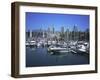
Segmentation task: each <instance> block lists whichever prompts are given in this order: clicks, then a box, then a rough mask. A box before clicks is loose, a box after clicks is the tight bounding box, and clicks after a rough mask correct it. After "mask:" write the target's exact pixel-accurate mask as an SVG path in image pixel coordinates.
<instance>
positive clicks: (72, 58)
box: [26, 48, 89, 67]
mask: <svg viewBox="0 0 100 80" xmlns="http://www.w3.org/2000/svg"><path fill="white" fill-rule="evenodd" d="M79 64H89V55H86V54H85V55H84V54H79V53H77V54H75V53H71V52H70V53H62V54H55V55H54V54H51V53H49V52H48V51H47V48H36V49H34V48H26V67H36V66H56V65H79Z"/></svg>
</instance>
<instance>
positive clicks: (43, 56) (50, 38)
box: [25, 26, 89, 67]
mask: <svg viewBox="0 0 100 80" xmlns="http://www.w3.org/2000/svg"><path fill="white" fill-rule="evenodd" d="M88 37H89V33H88V29H87V30H86V31H85V32H81V31H78V30H77V27H76V26H74V27H73V31H69V30H68V29H67V30H66V31H64V27H61V31H59V32H58V31H55V29H54V27H53V28H52V29H49V28H48V30H42V29H38V30H35V31H28V32H26V43H25V44H26V67H35V66H54V65H80V64H89V38H88Z"/></svg>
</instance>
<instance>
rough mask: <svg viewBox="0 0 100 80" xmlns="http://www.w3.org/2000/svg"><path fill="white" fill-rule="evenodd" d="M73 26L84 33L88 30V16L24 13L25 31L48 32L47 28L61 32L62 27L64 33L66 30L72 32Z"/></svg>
mask: <svg viewBox="0 0 100 80" xmlns="http://www.w3.org/2000/svg"><path fill="white" fill-rule="evenodd" d="M74 26H77V27H78V29H79V30H81V31H85V30H86V29H87V28H89V15H75V14H54V13H33V12H26V31H28V30H38V29H43V30H48V28H55V31H61V27H64V30H65V31H66V29H69V30H70V31H72V30H73V27H74Z"/></svg>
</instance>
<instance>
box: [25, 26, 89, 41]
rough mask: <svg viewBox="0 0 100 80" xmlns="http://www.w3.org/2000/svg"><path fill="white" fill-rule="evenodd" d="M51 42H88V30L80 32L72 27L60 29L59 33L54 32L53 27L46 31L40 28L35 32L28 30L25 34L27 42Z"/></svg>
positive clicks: (75, 27)
mask: <svg viewBox="0 0 100 80" xmlns="http://www.w3.org/2000/svg"><path fill="white" fill-rule="evenodd" d="M43 39H44V40H46V41H48V40H51V41H64V42H68V41H87V42H89V29H88V28H87V29H86V30H85V31H80V30H79V29H78V27H77V26H75V25H74V26H73V29H72V30H70V29H68V28H67V29H65V27H63V26H62V27H61V30H60V31H56V29H55V28H54V27H48V29H47V30H43V29H42V28H40V29H37V30H28V31H27V32H26V41H27V40H35V41H39V40H43Z"/></svg>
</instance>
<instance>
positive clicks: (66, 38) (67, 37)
mask: <svg viewBox="0 0 100 80" xmlns="http://www.w3.org/2000/svg"><path fill="white" fill-rule="evenodd" d="M65 41H69V29H66V32H65Z"/></svg>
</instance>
